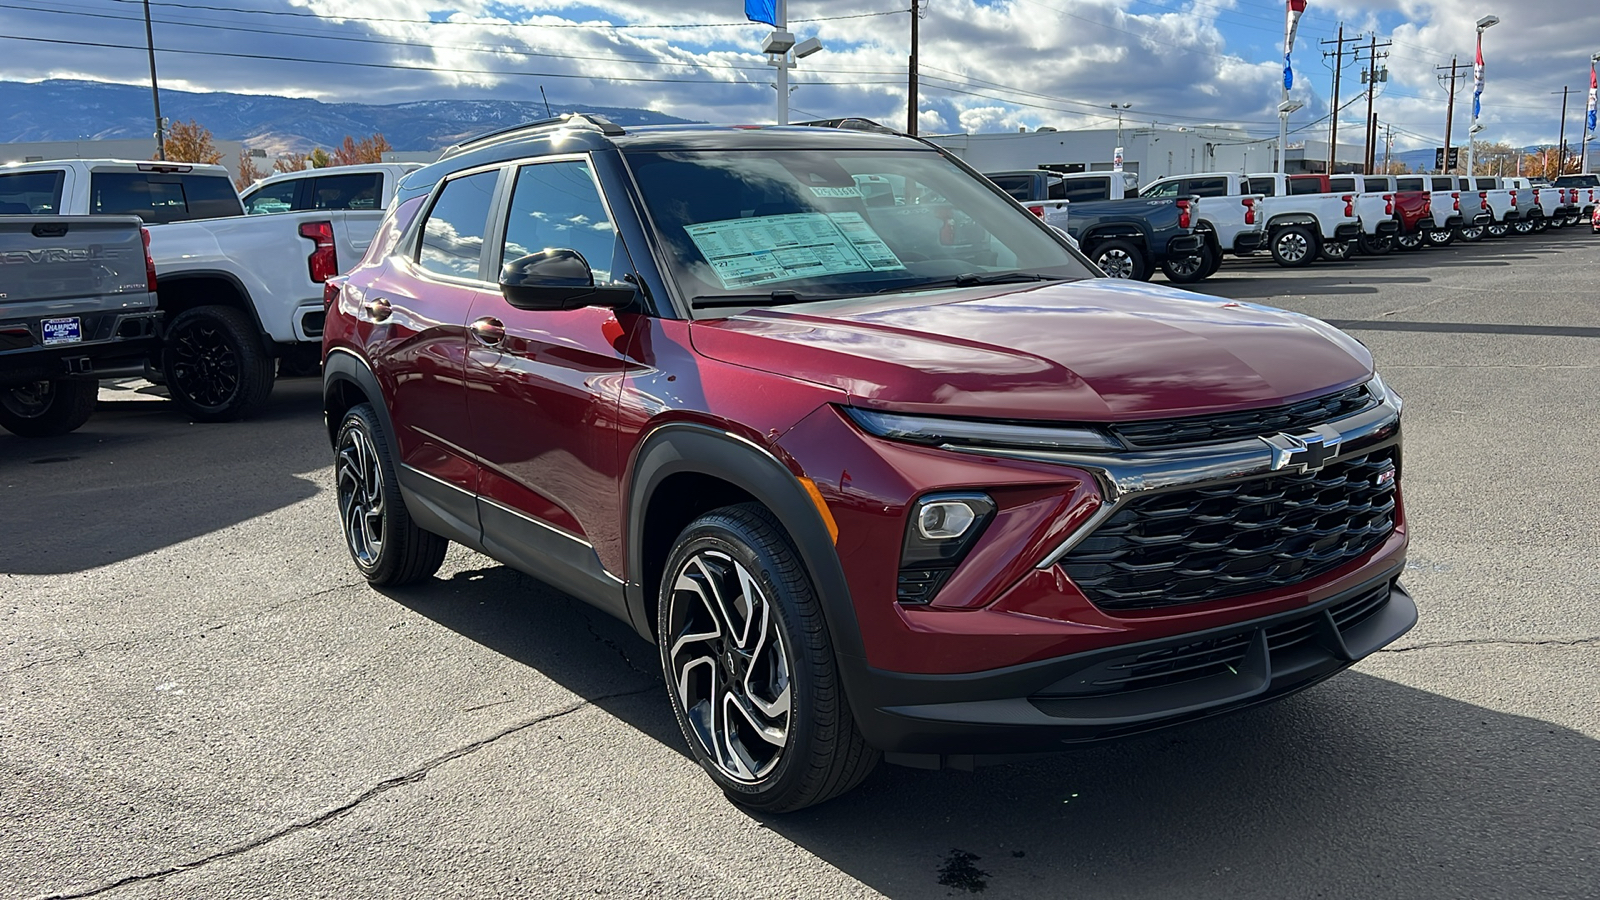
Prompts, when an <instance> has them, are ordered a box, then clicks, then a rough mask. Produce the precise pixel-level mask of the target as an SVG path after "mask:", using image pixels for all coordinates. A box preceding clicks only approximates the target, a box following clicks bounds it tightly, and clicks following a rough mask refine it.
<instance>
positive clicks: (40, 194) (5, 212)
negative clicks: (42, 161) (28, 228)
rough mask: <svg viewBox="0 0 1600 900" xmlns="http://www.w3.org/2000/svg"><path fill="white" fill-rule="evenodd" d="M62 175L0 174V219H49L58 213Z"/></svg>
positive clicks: (53, 173)
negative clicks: (35, 217)
mask: <svg viewBox="0 0 1600 900" xmlns="http://www.w3.org/2000/svg"><path fill="white" fill-rule="evenodd" d="M66 177H67V174H66V173H65V172H60V171H56V172H17V173H14V174H11V175H0V216H49V215H54V214H55V213H57V212H60V210H61V185H62V182H64V181H65V180H66Z"/></svg>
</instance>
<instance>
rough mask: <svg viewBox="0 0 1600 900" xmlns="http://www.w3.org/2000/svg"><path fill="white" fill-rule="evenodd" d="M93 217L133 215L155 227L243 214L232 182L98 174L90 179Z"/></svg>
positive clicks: (194, 177) (145, 174)
mask: <svg viewBox="0 0 1600 900" xmlns="http://www.w3.org/2000/svg"><path fill="white" fill-rule="evenodd" d="M89 212H90V214H92V215H106V216H127V215H133V216H138V217H139V218H141V219H144V220H145V221H146V222H149V223H152V224H163V223H166V222H186V221H188V220H190V219H213V218H217V217H220V216H237V215H242V214H243V213H244V208H243V207H242V206H240V205H239V195H238V193H237V192H235V191H234V189H233V183H232V182H231V181H229V180H228V179H226V178H219V177H215V176H209V175H174V174H169V173H158V172H95V173H93V174H92V175H90V176H89Z"/></svg>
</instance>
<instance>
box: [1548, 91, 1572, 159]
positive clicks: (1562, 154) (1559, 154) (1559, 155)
mask: <svg viewBox="0 0 1600 900" xmlns="http://www.w3.org/2000/svg"><path fill="white" fill-rule="evenodd" d="M1570 91H1571V88H1562V89H1561V137H1560V138H1559V140H1560V142H1561V149H1559V150H1557V151H1556V174H1557V175H1560V174H1562V173H1564V172H1566V171H1567V94H1568V92H1570ZM1550 93H1552V94H1554V93H1555V91H1551V92H1550ZM1551 180H1552V181H1554V180H1555V179H1551Z"/></svg>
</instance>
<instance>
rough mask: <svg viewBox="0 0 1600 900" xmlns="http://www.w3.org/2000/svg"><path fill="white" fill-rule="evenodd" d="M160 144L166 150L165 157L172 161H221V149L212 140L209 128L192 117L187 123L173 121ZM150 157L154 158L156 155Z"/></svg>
mask: <svg viewBox="0 0 1600 900" xmlns="http://www.w3.org/2000/svg"><path fill="white" fill-rule="evenodd" d="M162 146H163V147H164V148H165V150H166V158H167V159H168V160H170V161H172V162H187V163H219V162H222V151H221V150H218V149H217V146H216V144H215V143H214V142H213V141H212V138H211V132H210V130H208V129H206V128H205V127H203V126H201V125H200V124H199V123H197V122H196V121H195V120H193V119H190V120H189V121H188V122H187V123H184V122H175V123H173V125H172V127H171V128H170V129H168V130H167V134H166V140H165V141H164V142H163V144H162ZM151 158H152V159H155V158H157V157H151Z"/></svg>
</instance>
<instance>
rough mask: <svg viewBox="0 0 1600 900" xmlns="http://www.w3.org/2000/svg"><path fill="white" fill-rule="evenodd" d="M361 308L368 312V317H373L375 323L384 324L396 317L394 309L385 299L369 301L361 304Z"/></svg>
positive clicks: (379, 298)
mask: <svg viewBox="0 0 1600 900" xmlns="http://www.w3.org/2000/svg"><path fill="white" fill-rule="evenodd" d="M361 306H362V308H363V309H365V310H366V311H367V315H369V316H371V317H372V321H374V322H382V321H384V320H385V319H387V318H389V317H390V316H392V315H394V307H393V306H390V305H389V301H387V300H385V299H383V298H382V297H378V298H377V299H375V300H368V301H367V302H366V303H363V304H361Z"/></svg>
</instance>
